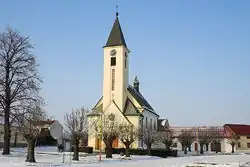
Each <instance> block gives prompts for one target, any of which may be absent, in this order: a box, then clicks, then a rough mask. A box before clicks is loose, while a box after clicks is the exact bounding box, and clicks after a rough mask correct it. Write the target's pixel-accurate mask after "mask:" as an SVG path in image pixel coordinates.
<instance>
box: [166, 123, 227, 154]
mask: <svg viewBox="0 0 250 167" xmlns="http://www.w3.org/2000/svg"><path fill="white" fill-rule="evenodd" d="M169 130H171V131H172V132H173V136H174V146H175V149H177V150H183V148H182V144H181V142H180V139H179V136H180V135H181V133H182V132H183V131H188V132H189V134H190V136H191V137H192V138H193V141H192V144H191V147H190V150H191V151H195V152H197V151H198V152H199V151H200V149H201V148H200V144H199V136H201V135H202V133H203V132H204V131H208V133H209V134H210V135H211V136H210V137H208V139H209V140H208V141H209V143H208V144H207V145H203V150H204V151H209V152H211V151H212V152H215V151H216V148H215V147H216V146H217V151H218V152H223V153H230V152H231V151H232V146H231V144H230V142H229V139H228V137H227V136H226V133H225V129H224V127H223V126H183V127H182V126H179V127H178V126H175V127H169ZM215 141H217V142H218V144H215Z"/></svg>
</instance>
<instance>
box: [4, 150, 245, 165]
mask: <svg viewBox="0 0 250 167" xmlns="http://www.w3.org/2000/svg"><path fill="white" fill-rule="evenodd" d="M11 151H12V152H11V155H8V156H3V155H0V167H26V166H37V167H63V166H67V167H83V166H84V167H99V166H101V167H104V166H110V167H114V166H119V167H125V166H126V167H127V166H129V167H137V166H141V167H147V166H153V167H186V166H190V167H193V166H195V167H197V166H199V167H203V166H206V167H239V166H241V167H243V166H244V167H246V166H248V167H250V155H246V154H238V155H210V156H189V157H169V158H159V157H150V156H132V157H131V160H124V159H121V157H120V156H119V155H113V157H114V158H113V159H109V160H107V159H105V156H104V155H103V157H102V161H101V162H99V161H98V155H91V156H90V155H86V154H80V161H79V162H75V161H72V160H71V159H72V157H71V156H70V153H65V154H66V155H65V163H63V156H62V153H58V152H57V149H56V148H55V147H37V148H36V161H37V163H36V164H29V163H25V162H24V161H25V156H26V148H12V149H11Z"/></svg>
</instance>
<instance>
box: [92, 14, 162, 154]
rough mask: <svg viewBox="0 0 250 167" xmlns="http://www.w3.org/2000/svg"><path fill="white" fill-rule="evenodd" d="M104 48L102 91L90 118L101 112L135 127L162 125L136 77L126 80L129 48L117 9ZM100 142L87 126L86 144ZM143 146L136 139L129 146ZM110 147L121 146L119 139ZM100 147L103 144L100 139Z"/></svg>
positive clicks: (97, 115)
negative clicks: (131, 81)
mask: <svg viewBox="0 0 250 167" xmlns="http://www.w3.org/2000/svg"><path fill="white" fill-rule="evenodd" d="M103 50H104V55H103V56H104V69H103V92H102V97H101V98H100V99H99V101H98V102H97V104H95V106H94V107H93V108H92V110H91V112H90V113H89V114H88V120H89V122H93V120H97V119H99V118H100V116H101V115H110V114H112V115H114V116H115V118H116V119H117V120H118V121H119V122H122V121H126V122H127V123H129V124H132V125H134V126H135V127H136V128H142V127H146V128H151V129H153V130H158V126H162V125H161V123H159V120H158V118H159V115H158V114H157V113H156V112H155V110H154V109H153V107H152V106H151V105H150V104H149V102H148V101H147V100H146V98H145V97H144V96H143V95H142V93H141V90H140V83H139V80H138V78H137V77H135V79H134V81H133V83H132V85H130V84H129V79H128V76H129V57H130V55H129V54H130V50H129V49H128V46H127V44H126V41H125V38H124V35H123V32H122V29H121V25H120V22H119V17H118V13H116V18H115V21H114V24H113V27H112V30H111V32H110V34H109V37H108V40H107V42H106V45H105V46H104V47H103ZM101 143H102V142H100V140H99V139H98V137H96V135H94V134H93V133H92V131H91V127H90V130H89V134H88V146H91V147H93V148H94V149H95V150H98V149H99V148H100V144H101ZM143 146H144V144H143V141H141V140H140V139H138V140H137V141H135V142H134V143H133V145H132V148H141V147H143ZM113 147H124V146H123V144H122V143H121V142H120V141H119V139H116V140H115V141H114V142H113ZM102 148H104V145H103V143H102Z"/></svg>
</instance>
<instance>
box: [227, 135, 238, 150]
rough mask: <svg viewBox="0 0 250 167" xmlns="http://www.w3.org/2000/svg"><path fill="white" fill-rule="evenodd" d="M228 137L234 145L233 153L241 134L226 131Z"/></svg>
mask: <svg viewBox="0 0 250 167" xmlns="http://www.w3.org/2000/svg"><path fill="white" fill-rule="evenodd" d="M225 135H226V138H227V139H228V142H229V144H230V145H231V146H232V153H234V152H235V150H234V148H235V146H236V144H237V143H238V141H239V136H238V135H236V134H235V133H234V132H229V131H225Z"/></svg>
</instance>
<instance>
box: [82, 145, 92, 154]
mask: <svg viewBox="0 0 250 167" xmlns="http://www.w3.org/2000/svg"><path fill="white" fill-rule="evenodd" d="M79 152H83V153H88V154H92V153H93V147H88V146H87V147H79Z"/></svg>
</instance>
